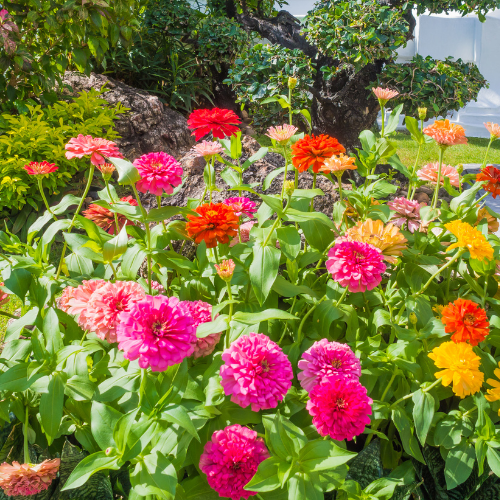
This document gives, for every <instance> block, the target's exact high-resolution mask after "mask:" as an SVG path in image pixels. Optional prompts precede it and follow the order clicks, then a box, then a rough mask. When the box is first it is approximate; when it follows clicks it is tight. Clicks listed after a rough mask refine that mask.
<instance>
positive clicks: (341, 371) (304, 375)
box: [297, 339, 361, 392]
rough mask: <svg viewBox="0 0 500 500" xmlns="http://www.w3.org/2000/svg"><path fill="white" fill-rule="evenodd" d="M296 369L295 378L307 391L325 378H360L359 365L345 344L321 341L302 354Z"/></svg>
mask: <svg viewBox="0 0 500 500" xmlns="http://www.w3.org/2000/svg"><path fill="white" fill-rule="evenodd" d="M298 367H299V369H300V370H303V371H301V372H300V373H299V374H298V376H297V378H298V379H299V381H300V385H301V386H302V387H303V388H304V389H305V390H306V391H307V392H311V391H312V389H313V388H314V387H315V386H316V385H318V384H319V383H320V382H321V381H322V380H323V379H325V378H327V377H332V376H334V377H340V378H345V379H353V380H358V379H359V377H360V376H361V363H360V362H359V359H358V358H357V357H356V355H355V354H354V353H353V352H352V349H351V348H350V347H349V346H348V345H347V344H340V343H339V342H329V341H328V340H327V339H321V340H320V341H318V342H314V344H313V345H312V347H310V348H309V349H308V350H307V351H305V352H304V354H302V359H301V360H300V361H299V364H298Z"/></svg>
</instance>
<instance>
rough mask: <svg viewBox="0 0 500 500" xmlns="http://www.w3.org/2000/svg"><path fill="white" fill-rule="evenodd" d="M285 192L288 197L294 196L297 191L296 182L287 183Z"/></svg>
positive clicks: (285, 183)
mask: <svg viewBox="0 0 500 500" xmlns="http://www.w3.org/2000/svg"><path fill="white" fill-rule="evenodd" d="M284 191H285V194H286V195H287V196H292V194H293V192H294V191H295V181H285V182H284Z"/></svg>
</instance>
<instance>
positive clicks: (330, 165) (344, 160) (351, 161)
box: [319, 153, 358, 176]
mask: <svg viewBox="0 0 500 500" xmlns="http://www.w3.org/2000/svg"><path fill="white" fill-rule="evenodd" d="M355 163H356V158H353V157H352V156H347V155H345V154H342V153H341V154H339V155H338V156H332V157H331V158H327V159H326V160H325V161H324V162H323V165H321V166H320V167H319V171H320V172H322V173H324V174H335V175H336V176H341V175H342V173H343V172H344V171H345V170H356V169H357V168H358V167H357V166H356V165H355Z"/></svg>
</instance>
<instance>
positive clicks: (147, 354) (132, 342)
mask: <svg viewBox="0 0 500 500" xmlns="http://www.w3.org/2000/svg"><path fill="white" fill-rule="evenodd" d="M116 333H117V337H118V348H119V349H120V350H122V351H123V352H124V357H125V358H126V359H130V360H134V359H139V366H140V367H141V368H148V367H150V368H151V370H152V371H155V372H162V371H165V370H166V369H167V368H168V367H169V366H173V365H177V364H179V363H181V362H182V360H183V359H184V358H186V357H188V356H191V354H193V351H194V345H195V344H196V329H195V327H194V322H193V318H192V317H191V315H190V314H189V311H188V309H187V308H186V307H185V306H184V305H183V304H182V303H181V302H179V299H178V298H177V297H165V296H164V295H157V296H156V297H152V296H150V295H148V296H146V297H145V298H144V299H143V300H139V301H138V302H134V304H133V305H132V307H131V308H130V311H126V312H122V313H121V314H120V318H119V323H118V326H117V330H116Z"/></svg>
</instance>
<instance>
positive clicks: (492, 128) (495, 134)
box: [483, 122, 500, 139]
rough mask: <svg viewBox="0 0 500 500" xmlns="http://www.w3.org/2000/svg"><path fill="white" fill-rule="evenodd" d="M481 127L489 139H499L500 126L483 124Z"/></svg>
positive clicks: (490, 123) (488, 123) (489, 123)
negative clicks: (487, 133)
mask: <svg viewBox="0 0 500 500" xmlns="http://www.w3.org/2000/svg"><path fill="white" fill-rule="evenodd" d="M483 125H484V126H485V127H486V130H488V132H489V133H490V135H491V138H495V139H500V125H498V123H493V122H487V123H483Z"/></svg>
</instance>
